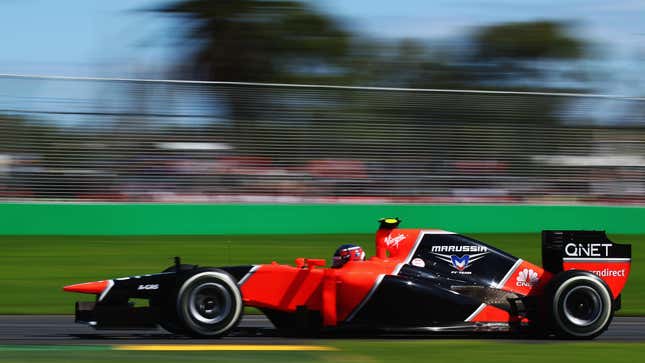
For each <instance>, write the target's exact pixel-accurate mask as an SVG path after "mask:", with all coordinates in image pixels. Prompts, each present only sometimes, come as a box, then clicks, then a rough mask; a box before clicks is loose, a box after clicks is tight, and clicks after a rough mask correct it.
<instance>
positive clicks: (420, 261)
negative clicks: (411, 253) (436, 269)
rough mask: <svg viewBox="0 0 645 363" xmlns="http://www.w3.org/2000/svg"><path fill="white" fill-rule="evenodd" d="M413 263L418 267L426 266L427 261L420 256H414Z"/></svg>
mask: <svg viewBox="0 0 645 363" xmlns="http://www.w3.org/2000/svg"><path fill="white" fill-rule="evenodd" d="M411 264H412V266H416V267H426V262H425V261H424V260H423V259H421V258H419V257H416V258H414V259H413V260H412V262H411Z"/></svg>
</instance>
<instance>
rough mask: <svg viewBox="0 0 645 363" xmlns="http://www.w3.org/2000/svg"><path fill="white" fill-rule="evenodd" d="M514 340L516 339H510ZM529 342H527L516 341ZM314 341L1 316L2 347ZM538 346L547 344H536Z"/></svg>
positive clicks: (634, 326)
mask: <svg viewBox="0 0 645 363" xmlns="http://www.w3.org/2000/svg"><path fill="white" fill-rule="evenodd" d="M363 338H372V339H374V338H375V339H487V338H495V339H503V340H509V339H511V338H509V337H508V336H505V335H501V336H500V335H491V334H486V333H483V334H482V333H480V334H475V335H473V334H438V333H430V334H425V335H418V334H416V335H407V336H406V335H401V334H398V335H387V336H383V335H380V336H376V337H366V336H362V337H350V338H349V339H363ZM511 340H513V339H511ZM517 340H518V341H524V342H526V341H527V339H517ZM595 341H598V342H608V341H633V342H645V317H617V318H615V319H614V321H613V322H612V325H611V326H610V328H609V330H608V331H606V332H605V333H604V334H603V335H601V336H600V337H598V338H597V339H596V340H595ZM305 342H307V343H311V342H312V340H311V339H300V338H284V337H279V336H277V334H276V333H275V330H273V326H272V325H271V323H270V322H269V321H268V320H267V319H266V318H265V317H264V316H262V315H247V316H245V317H244V320H243V321H242V323H241V324H240V328H239V330H238V331H236V332H235V333H234V334H233V336H228V337H225V338H222V339H191V338H187V337H183V336H175V335H172V334H169V333H166V332H165V331H163V330H152V331H150V330H145V331H141V330H125V331H107V330H105V331H99V330H94V329H93V328H91V327H89V326H85V325H80V324H75V323H74V318H73V317H72V316H65V315H11V316H10V315H5V316H0V344H4V345H10V344H30V345H43V344H65V345H69V344H87V345H97V344H106V345H108V344H188V343H190V344H202V343H203V344H291V345H293V344H305ZM536 342H544V340H537V341H536Z"/></svg>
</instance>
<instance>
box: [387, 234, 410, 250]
mask: <svg viewBox="0 0 645 363" xmlns="http://www.w3.org/2000/svg"><path fill="white" fill-rule="evenodd" d="M407 237H408V236H406V235H404V234H403V233H401V234H399V235H398V236H396V237H392V236H389V235H388V236H387V237H385V245H386V246H387V247H394V248H399V243H401V241H403V240H404V239H406V238H407Z"/></svg>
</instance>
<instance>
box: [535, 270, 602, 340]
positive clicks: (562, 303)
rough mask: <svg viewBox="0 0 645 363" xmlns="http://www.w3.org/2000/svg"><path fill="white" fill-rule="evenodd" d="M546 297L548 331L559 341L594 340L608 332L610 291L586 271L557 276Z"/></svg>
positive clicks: (552, 281) (563, 273)
mask: <svg viewBox="0 0 645 363" xmlns="http://www.w3.org/2000/svg"><path fill="white" fill-rule="evenodd" d="M546 297H547V301H545V303H546V304H548V305H547V306H548V309H547V318H548V319H549V323H550V324H549V325H550V328H551V331H552V332H553V333H555V335H556V336H558V337H560V338H568V339H593V338H595V337H597V336H598V335H600V334H602V333H603V332H604V331H605V330H607V328H608V327H609V324H610V323H611V320H612V318H613V315H614V309H613V306H612V301H613V299H612V293H611V290H610V289H609V287H608V286H607V284H606V283H605V282H604V281H603V280H602V279H600V278H599V277H598V276H596V275H594V274H593V273H591V272H588V271H579V270H570V271H564V272H561V273H559V274H558V275H556V276H555V277H554V278H553V280H551V282H550V283H549V286H548V288H547V294H546Z"/></svg>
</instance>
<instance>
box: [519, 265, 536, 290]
mask: <svg viewBox="0 0 645 363" xmlns="http://www.w3.org/2000/svg"><path fill="white" fill-rule="evenodd" d="M539 281H540V276H538V273H537V272H535V271H533V269H530V268H525V269H524V270H522V271H520V273H519V274H518V275H517V278H516V282H515V285H517V286H524V287H533V286H535V285H537V283H538V282H539Z"/></svg>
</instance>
